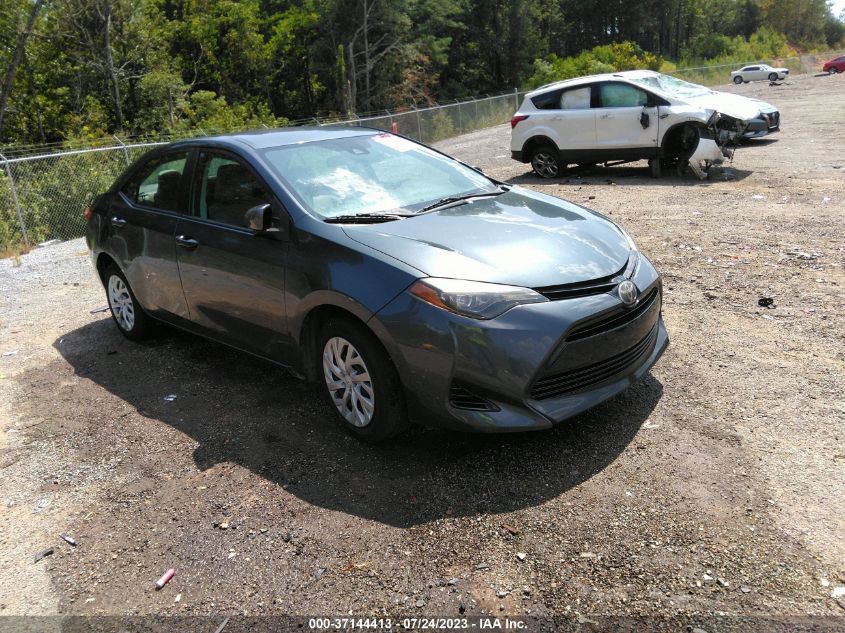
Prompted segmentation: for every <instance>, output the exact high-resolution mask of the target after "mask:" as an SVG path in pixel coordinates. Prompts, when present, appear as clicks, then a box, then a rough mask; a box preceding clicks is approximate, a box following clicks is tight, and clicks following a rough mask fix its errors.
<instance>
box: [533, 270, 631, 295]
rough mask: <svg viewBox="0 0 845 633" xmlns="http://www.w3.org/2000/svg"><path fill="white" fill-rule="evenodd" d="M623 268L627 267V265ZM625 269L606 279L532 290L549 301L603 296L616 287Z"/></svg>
mask: <svg viewBox="0 0 845 633" xmlns="http://www.w3.org/2000/svg"><path fill="white" fill-rule="evenodd" d="M625 267H627V263H626V264H625ZM625 267H623V268H621V269H620V270H618V271H617V272H615V273H613V274H612V275H608V276H607V277H599V278H598V279H590V280H589V281H578V282H575V283H572V284H561V285H559V286H544V287H542V288H534V290H535V291H537V292H539V293H540V294H541V295H543V296H544V297H546V299H549V300H550V301H560V300H562V299H574V298H575V297H589V296H591V295H600V294H604V293H605V292H610V291H611V290H613V289H614V288H615V287H616V284H618V283H619V281H620V279H619V276H620V275H621V274H623V273H624V272H625Z"/></svg>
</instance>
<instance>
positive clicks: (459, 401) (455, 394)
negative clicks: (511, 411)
mask: <svg viewBox="0 0 845 633" xmlns="http://www.w3.org/2000/svg"><path fill="white" fill-rule="evenodd" d="M449 404H451V405H452V406H453V407H455V408H456V409H463V410H465V411H498V410H499V407H497V406H496V405H495V404H493V403H492V402H490V401H489V400H488V399H487V398H483V397H482V396H479V395H478V394H477V393H474V392H473V391H471V390H470V389H469V388H468V387H466V386H464V385H461V384H459V383H452V387H451V388H450V389H449Z"/></svg>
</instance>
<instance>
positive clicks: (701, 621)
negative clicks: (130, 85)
mask: <svg viewBox="0 0 845 633" xmlns="http://www.w3.org/2000/svg"><path fill="white" fill-rule="evenodd" d="M842 81H843V79H842V78H841V77H813V76H798V77H794V78H791V79H790V80H789V81H788V82H786V83H785V84H783V85H781V86H777V87H770V86H768V85H767V84H764V83H760V84H751V85H747V86H739V87H733V86H731V87H730V88H727V89H729V90H732V91H736V92H740V93H743V94H749V95H754V96H760V97H762V98H764V99H766V100H768V101H770V102H772V103H774V104H776V105H777V106H778V107H780V108H781V111H782V120H783V130H782V131H781V132H780V133H779V134H777V135H775V136H773V137H772V138H771V139H763V140H760V141H757V142H752V143H749V144H748V145H746V146H744V147H742V148H741V149H740V150H739V151H738V152H737V154H736V157H735V159H734V161H733V164H732V165H731V166H729V167H727V168H725V169H724V170H720V171H719V172H717V173H714V174H713V175H712V179H711V180H710V181H709V182H698V181H697V180H695V179H693V178H692V177H690V176H685V177H679V176H677V175H674V174H673V175H669V176H667V177H665V178H663V179H661V180H651V179H650V178H648V177H647V175H648V170H647V167H646V165H645V163H639V164H633V165H627V166H619V167H611V168H602V167H598V168H595V169H593V170H591V171H588V172H578V173H571V174H569V175H568V176H567V177H564V178H562V179H561V180H558V181H552V182H550V181H541V180H539V179H537V178H535V177H533V176H532V175H531V174H530V173H529V171H528V170H527V168H526V166H525V165H522V164H519V163H515V162H513V161H511V160H510V158H509V146H508V140H509V138H508V132H509V129H508V126H501V127H497V128H492V129H489V130H484V131H480V132H476V133H473V134H470V135H466V136H463V137H460V138H457V139H452V140H450V141H446V142H443V143H441V144H440V146H441V147H442V148H443V149H444V150H446V151H448V152H450V153H453V154H455V155H456V156H458V157H460V158H461V159H463V160H465V161H467V162H469V163H471V164H475V165H479V166H481V167H482V168H483V169H484V170H485V171H487V172H488V173H489V174H491V175H493V176H494V177H497V178H500V179H502V180H507V181H508V182H512V183H518V184H520V185H523V186H527V187H530V188H532V189H536V190H538V191H543V192H546V193H550V194H553V195H557V196H560V197H563V198H567V199H570V200H573V201H576V202H579V203H582V204H585V205H587V206H590V207H592V208H595V209H597V210H598V211H601V212H603V213H605V214H607V215H609V216H610V217H612V218H613V219H614V220H617V221H619V222H621V223H622V224H623V225H624V226H625V227H626V229H628V231H629V232H630V233H631V234H632V235H633V237H634V238H635V239H636V241H637V242H638V244H639V246H640V248H641V249H642V250H643V251H644V252H645V253H646V254H648V255H649V257H651V259H652V260H653V261H654V263H655V265H656V266H657V268H658V270H660V271H661V272H662V273H663V274H664V276H665V288H666V297H665V307H664V313H665V319H666V323H667V327H668V329H669V332H670V336H671V340H672V343H671V345H670V348H669V350H668V351H667V353H666V354H665V355H664V357H663V359H662V360H661V361H660V362H659V363H658V364H657V366H656V367H655V368H654V370H653V371H652V372H651V375H650V376H648V377H647V378H646V379H645V380H643V381H641V382H640V383H639V384H637V385H635V386H634V387H632V388H631V389H629V390H628V391H627V392H626V393H624V394H622V395H620V396H619V397H617V398H615V399H613V400H611V401H609V402H607V403H605V404H603V405H601V406H599V407H597V408H596V409H594V410H592V411H590V412H588V413H586V414H584V415H581V416H579V417H578V418H576V419H574V420H572V421H571V422H569V423H566V424H564V425H562V426H561V427H559V428H557V429H555V430H552V431H549V432H542V433H534V434H526V435H516V436H514V435H509V436H504V437H496V436H493V437H491V436H483V437H478V436H471V435H461V434H455V433H446V432H441V431H430V430H416V431H413V432H412V433H410V434H408V435H407V436H404V437H402V438H399V439H397V440H395V441H393V442H391V443H389V444H385V445H380V446H376V447H373V446H368V445H363V444H360V443H358V442H356V441H355V440H353V439H351V438H350V437H348V436H346V435H345V434H344V433H343V432H341V431H340V430H338V429H337V428H336V427H335V426H334V424H333V422H332V421H331V416H330V413H331V412H330V411H328V410H327V409H326V407H325V406H324V405H323V403H322V401H321V400H320V399H318V397H317V395H318V392H317V390H316V388H315V387H313V386H311V385H307V384H304V383H301V382H298V381H297V380H295V379H293V378H291V377H288V376H287V375H286V373H285V372H283V371H281V370H278V369H275V368H274V367H272V366H270V365H267V364H264V363H261V362H259V361H256V360H253V359H252V358H250V357H248V356H245V355H243V354H239V353H237V352H234V351H231V350H229V349H226V348H224V347H221V346H219V345H216V344H214V343H210V342H207V341H204V340H201V339H198V338H196V337H193V336H190V335H186V334H180V333H175V332H167V333H164V334H163V335H162V336H161V337H159V338H157V339H155V340H154V341H152V342H150V343H148V344H144V345H138V344H132V343H129V342H127V341H125V340H123V339H122V338H121V337H120V336H119V334H118V333H117V331H116V329H115V327H114V326H113V324H112V323H111V321H110V320H109V318H108V316H107V315H106V314H103V313H101V312H98V313H92V310H95V309H97V308H99V307H101V306H103V305H104V304H105V299H104V294H103V292H102V289H101V288H100V286H99V284H98V282H97V281H96V279H95V278H94V275H93V272H92V269H91V266H90V263H89V261H88V258H87V253H86V252H85V247H84V244H83V243H82V242H81V241H73V242H66V243H64V244H61V245H57V246H52V247H47V248H43V249H37V250H35V251H33V252H32V253H30V254H28V255H26V256H24V257H22V258H21V259H20V261H19V262H14V261H12V260H3V261H0V296H2V303H0V354H2V356H0V473H2V477H0V501H2V504H3V512H2V513H0V546H2V547H0V565H2V567H1V568H2V570H3V574H2V576H0V614H3V615H13V614H16V615H23V614H66V615H67V614H79V615H123V616H127V615H151V614H152V615H210V614H221V613H222V614H240V615H250V616H252V615H262V614H300V615H302V614H312V615H314V614H332V615H339V614H355V615H359V616H360V615H371V616H377V615H383V614H391V615H394V616H395V615H398V614H406V615H414V616H419V615H423V614H425V615H448V616H457V615H459V614H461V613H465V614H466V615H473V616H474V615H479V614H482V613H486V614H495V615H511V616H531V617H535V616H536V617H539V618H546V617H550V616H567V618H570V619H567V620H565V622H568V623H575V626H578V625H579V623H580V624H584V625H585V626H587V625H589V626H591V627H592V626H594V625H593V624H589V623H590V622H591V621H595V622H599V621H601V620H600V619H596V618H600V617H601V616H637V617H639V616H645V617H647V618H650V619H649V620H634V621H633V622H635V625H634V628H636V626H637V625H636V623H639V625H640V626H645V625H644V624H643V623H645V622H648V626H649V627H654V626H656V624H655V623H656V622H668V623H669V626H670V627H671V626H674V625H673V623H675V625H677V624H678V623H685V624H689V625H690V626H693V625H697V626H701V627H703V628H704V630H708V631H714V630H754V631H757V630H763V629H767V630H774V629H775V628H776V624H777V622H780V623H781V624H780V625H779V626H781V627H782V630H796V629H797V628H800V627H805V626H806V627H809V626H810V622H811V621H812V622H813V623H814V624H815V625H816V626H818V627H821V628H820V629H816V630H842V627H843V626H845V619H843V616H845V597H842V598H839V599H838V600H837V599H836V598H835V597H832V596H835V595H838V594H839V592H838V591H837V588H838V587H842V586H843V585H845V540H843V534H845V442H843V440H845V400H843V395H842V394H843V392H845V371H844V370H845V345H843V332H845V318H843V309H845V293H843V287H845V269H843V263H845V233H843V228H842V227H843V219H845V174H843V172H845V157H843V153H842V147H843V142H845V125H843V124H844V123H845V105H843V101H842V98H841V95H842ZM761 297H772V298H773V299H774V307H773V308H770V309H766V308H761V307H759V306H758V299H760V298H761ZM170 394H173V395H175V396H176V398H175V400H172V401H167V400H166V399H165V396H168V395H170ZM41 500H47V502H49V505H47V506H46V507H43V508H41V509H39V507H38V504H39V501H41ZM59 533H66V534H70V535H72V536H73V537H74V538H75V539H77V540H78V541H79V545H78V546H77V547H75V548H74V547H71V546H70V545H68V544H66V543H64V542H63V541H61V540H59V538H58V534H59ZM47 547H52V548H54V553H53V554H52V555H51V556H48V557H46V558H44V559H43V560H41V561H39V562H35V563H34V562H33V556H34V555H35V554H36V553H37V552H39V551H41V550H43V549H45V548H47ZM170 567H173V568H175V569H176V576H175V578H174V579H173V580H172V581H171V582H170V584H169V585H168V586H167V587H166V588H165V589H164V590H162V591H159V592H156V591H154V589H153V583H154V581H155V580H156V579H157V578H158V577H159V576H160V575H161V574H162V573H163V572H164V571H165V570H166V569H168V568H170ZM843 591H845V590H843ZM720 615H721V616H724V618H723V619H721V620H718V621H717V620H713V619H712V617H714V616H720ZM808 616H809V617H810V618H811V620H806V619H805V620H801V619H800V618H802V617H804V618H806V617H808ZM744 617H748V618H751V619H743V618H744ZM755 618H756V619H755ZM760 618H773V620H768V621H767V622H768V623H767V624H766V625H765V626H763V625H761V622H762V620H760ZM540 621H542V620H539V621H538V622H540ZM618 622H619V621H616V623H617V625H618ZM596 626H597V625H596ZM678 626H679V625H678ZM678 626H675V628H669V629H667V630H682V629H681V628H678ZM206 628H209V627H206ZM209 630H213V629H211V628H209Z"/></svg>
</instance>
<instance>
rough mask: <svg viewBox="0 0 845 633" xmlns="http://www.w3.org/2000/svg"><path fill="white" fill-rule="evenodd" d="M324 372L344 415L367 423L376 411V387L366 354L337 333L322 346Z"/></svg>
mask: <svg viewBox="0 0 845 633" xmlns="http://www.w3.org/2000/svg"><path fill="white" fill-rule="evenodd" d="M323 376H324V377H325V380H326V387H327V388H328V390H329V395H330V396H331V399H332V402H333V403H334V406H335V407H337V410H338V411H339V412H340V415H342V416H343V419H344V420H346V421H347V422H349V423H350V424H351V425H353V426H356V427H359V428H361V427H365V426H367V425H368V424H369V423H370V422H372V420H373V415H374V414H375V391H374V389H373V381H372V379H371V378H370V372H369V370H368V369H367V365H366V363H365V362H364V358H363V357H362V356H361V354H360V353H359V352H358V350H357V349H355V346H354V345H352V343H350V342H349V341H347V340H346V339H345V338H342V337H340V336H335V337H332V338H330V339H329V340H328V341H326V345H325V347H324V348H323Z"/></svg>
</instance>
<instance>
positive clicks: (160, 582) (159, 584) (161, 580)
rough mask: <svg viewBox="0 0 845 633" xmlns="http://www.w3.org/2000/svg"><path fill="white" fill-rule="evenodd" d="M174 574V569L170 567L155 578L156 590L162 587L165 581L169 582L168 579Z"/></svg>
mask: <svg viewBox="0 0 845 633" xmlns="http://www.w3.org/2000/svg"><path fill="white" fill-rule="evenodd" d="M175 574H176V570H175V569H173V568H171V569H168V570H167V571H166V572H164V575H163V576H162V577H161V578H159V579H158V580H156V591H157V590H159V589H161V588H162V587H164V585H166V584H167V583H169V582H170V579H171V578H173V576H174V575H175Z"/></svg>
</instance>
